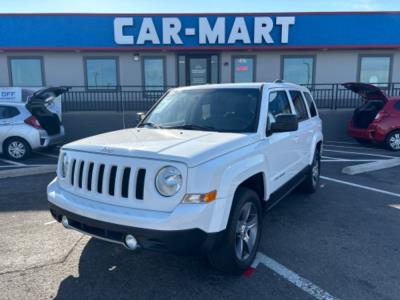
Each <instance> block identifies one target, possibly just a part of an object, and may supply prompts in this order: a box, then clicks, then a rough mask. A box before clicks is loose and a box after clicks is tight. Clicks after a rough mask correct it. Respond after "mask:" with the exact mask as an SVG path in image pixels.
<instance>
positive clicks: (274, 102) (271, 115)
mask: <svg viewBox="0 0 400 300" xmlns="http://www.w3.org/2000/svg"><path fill="white" fill-rule="evenodd" d="M291 113H292V110H291V108H290V103H289V99H288V97H287V95H286V92H285V91H276V92H271V93H270V94H269V107H268V120H269V122H270V123H274V122H275V118H276V116H277V115H279V114H291Z"/></svg>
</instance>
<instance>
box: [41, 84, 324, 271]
mask: <svg viewBox="0 0 400 300" xmlns="http://www.w3.org/2000/svg"><path fill="white" fill-rule="evenodd" d="M321 129H322V128H321V120H320V118H319V116H318V112H317V110H316V106H315V104H314V102H313V99H312V97H311V94H310V92H309V91H308V90H307V89H306V88H304V87H301V86H298V85H294V84H289V83H284V82H275V83H246V84H220V85H204V86H196V87H184V88H176V89H172V90H170V91H168V92H167V93H166V94H165V95H164V96H163V97H162V98H161V99H160V100H159V101H158V102H157V103H156V104H155V105H154V106H153V108H152V109H151V110H150V111H149V112H148V113H147V114H146V116H145V117H144V118H143V120H142V121H141V122H140V123H139V125H138V126H137V127H136V128H131V129H125V130H120V131H115V132H110V133H105V134H101V135H97V136H93V137H89V138H86V139H83V140H79V141H76V142H73V143H70V144H67V145H65V146H63V147H62V149H61V153H60V159H59V164H58V170H57V178H55V179H54V180H53V181H52V182H51V183H50V184H49V186H48V191H47V192H48V200H49V202H50V210H51V213H52V215H53V216H54V218H55V219H56V220H57V221H59V222H62V224H63V225H64V226H65V227H66V228H71V229H75V230H78V231H81V232H83V233H86V234H88V235H91V236H94V237H97V238H100V239H103V240H107V241H110V242H114V243H119V244H122V245H124V246H125V247H127V248H128V249H136V248H138V247H140V248H143V249H152V250H159V251H170V252H173V253H204V254H207V255H208V257H209V260H210V262H211V264H212V265H213V266H214V267H216V268H217V269H219V270H222V271H225V272H229V273H232V274H240V273H242V272H243V271H244V270H246V268H247V267H248V266H250V264H251V263H252V261H253V259H254V257H255V255H256V252H257V248H258V245H259V242H260V237H261V229H262V218H263V210H266V209H268V208H270V207H272V206H273V205H274V204H275V203H276V202H277V201H279V200H280V199H282V198H283V197H284V196H285V195H287V194H288V192H290V191H291V190H293V189H294V188H295V187H296V186H298V185H301V188H302V189H303V190H304V191H306V192H314V191H315V190H316V188H317V186H318V181H319V174H320V153H321V147H322V130H321Z"/></svg>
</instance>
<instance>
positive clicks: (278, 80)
mask: <svg viewBox="0 0 400 300" xmlns="http://www.w3.org/2000/svg"><path fill="white" fill-rule="evenodd" d="M284 82H285V81H284V80H283V79H275V80H274V83H284Z"/></svg>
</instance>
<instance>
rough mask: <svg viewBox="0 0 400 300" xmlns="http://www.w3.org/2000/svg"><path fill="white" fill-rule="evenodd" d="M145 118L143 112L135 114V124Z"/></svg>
mask: <svg viewBox="0 0 400 300" xmlns="http://www.w3.org/2000/svg"><path fill="white" fill-rule="evenodd" d="M145 116H146V113H144V112H142V111H140V112H138V113H136V117H137V118H136V121H137V122H141V121H143V119H144V117H145Z"/></svg>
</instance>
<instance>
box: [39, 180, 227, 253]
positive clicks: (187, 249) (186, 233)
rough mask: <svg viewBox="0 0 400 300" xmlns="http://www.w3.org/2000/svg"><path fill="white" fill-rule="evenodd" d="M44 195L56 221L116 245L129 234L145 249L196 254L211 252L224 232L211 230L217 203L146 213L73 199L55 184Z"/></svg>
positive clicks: (183, 205)
mask: <svg viewBox="0 0 400 300" xmlns="http://www.w3.org/2000/svg"><path fill="white" fill-rule="evenodd" d="M47 194H48V201H49V206H50V211H51V213H52V215H53V217H54V218H55V219H56V220H57V221H59V222H60V221H61V218H62V216H66V217H67V218H68V222H69V224H70V225H71V226H72V227H73V228H75V229H77V230H78V231H81V232H83V233H86V234H88V235H91V236H94V237H98V238H102V239H106V240H108V241H112V242H115V243H119V244H123V243H124V239H125V236H126V235H127V234H131V235H133V236H134V237H135V238H136V240H137V241H138V243H139V247H141V248H144V249H150V250H158V251H167V252H172V253H176V254H198V253H204V252H207V251H209V250H210V249H212V248H213V246H214V245H215V243H217V242H218V241H219V240H220V236H221V235H222V234H223V232H224V229H218V228H216V227H213V228H211V227H210V226H212V223H213V220H214V221H215V220H218V219H220V218H218V217H216V212H217V211H218V210H219V209H216V208H215V206H216V205H217V204H218V203H217V202H218V200H216V201H214V202H215V203H209V204H180V205H178V206H177V207H176V208H175V209H174V210H173V211H172V212H157V211H147V210H142V209H135V208H130V207H122V206H117V205H112V204H108V203H102V202H98V201H95V200H91V199H87V198H83V197H79V196H76V195H74V194H71V193H69V192H67V191H65V190H64V189H62V188H61V187H60V186H59V184H58V182H57V180H54V181H53V182H51V183H50V184H49V186H48V190H47ZM221 200H223V199H221ZM221 203H222V202H221V201H220V204H219V205H221Z"/></svg>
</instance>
